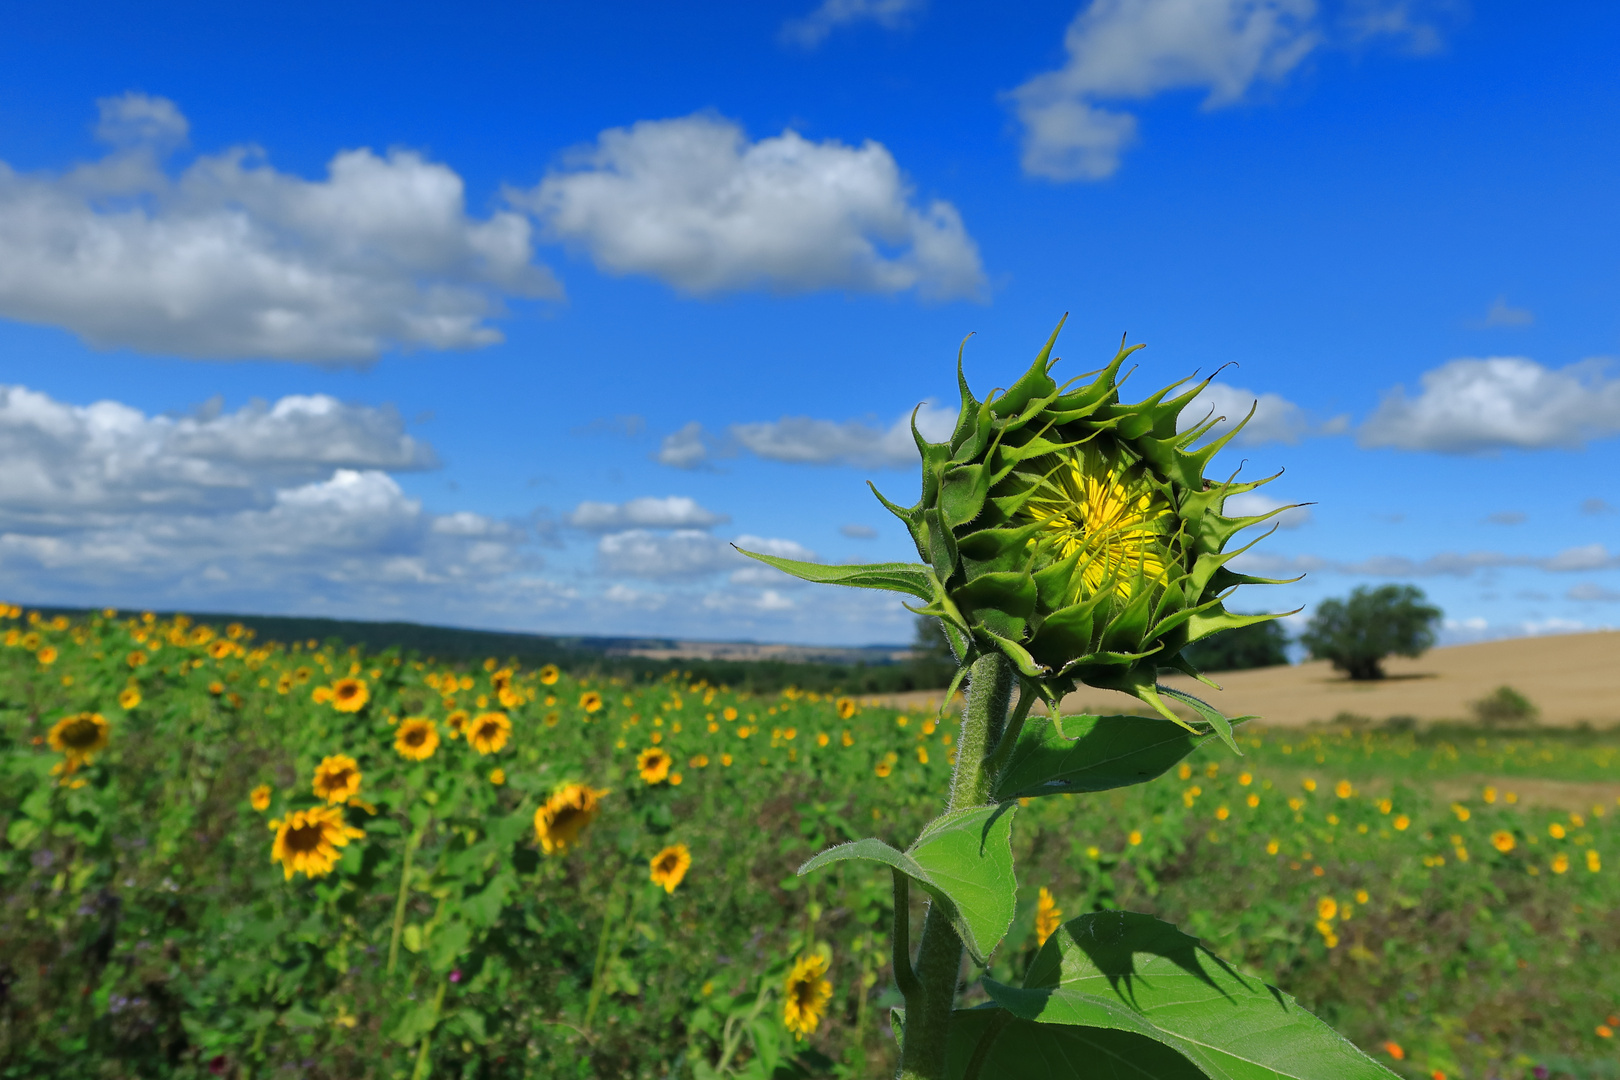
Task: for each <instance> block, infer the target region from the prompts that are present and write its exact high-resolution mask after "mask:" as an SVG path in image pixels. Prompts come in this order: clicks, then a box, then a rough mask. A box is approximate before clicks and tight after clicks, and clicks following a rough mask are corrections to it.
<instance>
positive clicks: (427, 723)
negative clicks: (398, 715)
mask: <svg viewBox="0 0 1620 1080" xmlns="http://www.w3.org/2000/svg"><path fill="white" fill-rule="evenodd" d="M438 748H439V726H438V725H437V724H435V723H434V722H433V721H432V720H429V719H427V718H426V717H423V716H414V717H407V718H406V719H404V720H401V721H400V722H399V727H398V728H396V729H395V734H394V749H395V750H397V751H399V756H400V757H402V758H405V759H406V760H408V761H426V760H427V759H428V758H430V757H432V756H433V751H435V750H437V749H438Z"/></svg>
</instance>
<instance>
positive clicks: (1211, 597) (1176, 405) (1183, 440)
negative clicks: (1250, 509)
mask: <svg viewBox="0 0 1620 1080" xmlns="http://www.w3.org/2000/svg"><path fill="white" fill-rule="evenodd" d="M1059 328H1060V329H1061V324H1060V325H1059ZM1056 340H1057V333H1056V332H1055V331H1054V332H1053V334H1052V338H1051V339H1050V340H1048V341H1047V343H1046V346H1045V347H1044V348H1043V349H1041V351H1040V352H1039V353H1038V354H1037V355H1036V357H1035V361H1034V363H1033V364H1032V365H1031V366H1030V368H1029V370H1028V371H1026V372H1025V373H1024V374H1023V376H1022V377H1021V378H1019V379H1018V380H1017V381H1016V382H1014V383H1013V384H1012V385H1011V386H1010V387H1008V388H1007V389H1005V390H998V391H995V392H993V393H991V394H990V395H989V396H988V397H987V398H986V399H985V400H983V401H980V400H979V399H978V398H976V397H975V396H974V395H973V393H972V391H971V390H969V388H968V385H967V380H966V379H965V378H964V377H963V376H962V373H961V359H960V355H959V356H958V361H957V379H958V383H959V385H960V390H961V408H960V411H959V413H958V416H957V421H956V427H955V429H954V430H953V431H952V433H951V435H950V436H949V437H948V438H946V439H945V440H943V441H941V442H929V441H928V440H927V439H925V438H924V437H923V436H922V435H921V434H920V433H919V432H917V431H916V429H915V426H914V427H913V434H914V435H915V437H916V441H917V447H918V450H919V452H920V453H921V455H922V466H923V476H922V497H921V498H920V499H919V500H918V501H917V503H916V504H915V505H914V506H911V507H902V506H897V505H895V504H894V503H891V502H889V501H888V500H886V499H884V500H883V502H884V505H885V506H887V507H888V508H889V510H890V511H892V512H893V513H894V514H895V515H896V516H897V517H899V518H900V520H901V521H903V522H904V523H905V525H906V528H907V529H908V530H909V531H910V533H911V537H912V540H913V541H914V542H915V544H916V547H917V552H918V554H919V555H921V557H922V559H923V563H924V565H922V566H916V565H914V564H898V563H896V564H881V565H876V566H869V567H839V568H837V569H836V570H833V569H830V568H827V567H819V566H812V565H810V564H790V563H787V562H786V561H785V560H779V559H774V558H770V557H765V559H764V561H767V562H770V563H771V564H772V565H775V566H778V567H780V568H782V569H784V570H787V571H788V572H789V573H796V574H799V575H800V576H803V577H808V578H810V579H811V580H817V581H829V582H837V583H843V584H851V585H857V586H862V587H868V588H881V589H890V590H894V591H900V592H907V593H910V594H911V595H913V596H916V597H918V598H919V599H921V600H923V601H924V602H925V606H923V607H922V608H920V609H919V610H920V611H922V612H923V613H924V614H928V615H933V616H936V617H938V618H939V619H940V621H941V623H942V624H943V625H944V628H945V633H946V636H947V637H948V638H949V640H950V643H951V647H952V649H953V650H954V651H955V653H956V656H957V658H958V660H959V661H961V663H962V664H964V665H966V664H968V663H970V662H972V661H973V660H975V659H977V658H978V657H979V656H982V655H985V654H987V653H997V652H999V653H1001V654H1003V655H1004V656H1006V657H1007V659H1008V660H1010V661H1011V662H1012V664H1013V666H1014V667H1015V668H1016V669H1017V671H1018V673H1019V675H1020V677H1021V679H1022V680H1023V682H1024V683H1025V684H1026V685H1027V686H1028V687H1029V689H1031V690H1033V691H1034V692H1036V693H1038V694H1039V695H1040V696H1041V697H1043V698H1045V699H1046V700H1047V701H1048V702H1050V703H1055V702H1056V701H1057V700H1058V699H1059V698H1061V696H1062V695H1063V694H1064V693H1067V692H1068V691H1070V690H1072V689H1074V687H1075V686H1076V685H1077V684H1079V683H1086V684H1089V685H1091V686H1097V687H1103V688H1107V689H1114V690H1123V691H1125V692H1127V693H1130V694H1134V695H1135V696H1137V697H1138V698H1140V699H1142V700H1143V701H1145V702H1147V703H1148V704H1150V705H1152V706H1153V707H1154V708H1156V709H1158V710H1159V711H1160V712H1162V713H1164V714H1165V715H1167V716H1173V714H1171V713H1170V712H1169V711H1168V709H1167V708H1166V707H1165V706H1164V704H1163V702H1162V701H1161V700H1160V695H1159V691H1158V687H1157V683H1158V676H1159V673H1160V671H1161V670H1175V671H1181V672H1185V673H1188V674H1193V675H1196V674H1197V672H1196V671H1195V670H1194V669H1193V668H1192V666H1191V665H1190V663H1189V662H1188V661H1187V660H1186V659H1185V658H1184V657H1183V655H1182V650H1183V649H1185V648H1186V647H1187V646H1188V645H1191V644H1192V643H1194V642H1196V641H1199V640H1201V639H1203V638H1206V637H1208V636H1209V635H1211V634H1214V633H1217V632H1219V631H1221V630H1226V629H1231V628H1234V627H1239V626H1244V625H1247V624H1249V623H1254V622H1260V621H1264V620H1266V619H1271V618H1275V617H1276V616H1274V615H1236V614H1232V613H1230V612H1228V611H1226V610H1225V608H1224V607H1223V600H1224V598H1225V597H1226V596H1227V594H1228V593H1229V592H1230V591H1231V589H1232V588H1233V587H1234V586H1237V585H1242V584H1251V583H1254V584H1258V583H1263V579H1260V578H1255V577H1249V576H1247V575H1244V574H1240V573H1237V572H1235V571H1233V570H1231V569H1230V568H1229V567H1228V565H1227V564H1228V563H1229V562H1230V561H1231V560H1232V559H1233V558H1234V557H1235V556H1236V555H1237V554H1239V551H1237V550H1234V551H1227V550H1226V546H1227V544H1228V542H1229V541H1231V540H1232V538H1233V537H1234V536H1236V535H1237V533H1238V532H1240V531H1241V530H1243V529H1245V528H1247V527H1249V526H1251V525H1255V524H1257V523H1259V522H1262V521H1264V520H1266V518H1268V517H1271V516H1274V515H1275V514H1277V513H1280V512H1281V511H1282V510H1284V509H1288V508H1287V507H1280V508H1278V509H1277V510H1274V511H1272V512H1271V513H1270V514H1265V515H1261V516H1255V517H1248V516H1242V515H1236V516H1227V515H1226V513H1225V512H1224V508H1225V504H1226V501H1227V499H1229V498H1230V497H1232V496H1234V495H1238V494H1241V493H1243V492H1247V491H1252V490H1253V489H1254V488H1256V487H1258V486H1260V484H1261V483H1264V482H1265V481H1264V480H1262V481H1254V482H1244V483H1238V482H1236V481H1235V480H1226V481H1222V480H1211V479H1207V478H1206V477H1205V476H1204V468H1205V466H1206V465H1207V464H1208V463H1209V461H1210V459H1211V458H1212V457H1213V456H1214V454H1215V453H1216V451H1218V450H1219V449H1220V448H1221V447H1222V446H1223V445H1224V444H1225V443H1226V442H1227V441H1228V440H1230V439H1231V438H1232V437H1233V435H1235V434H1236V433H1237V431H1238V430H1239V429H1240V428H1241V427H1242V426H1243V425H1242V423H1239V424H1237V425H1235V426H1233V427H1232V428H1231V429H1230V430H1228V431H1226V432H1225V433H1224V434H1222V435H1220V436H1219V437H1216V438H1212V439H1206V438H1205V436H1207V435H1210V434H1211V432H1212V430H1213V429H1214V428H1215V426H1216V425H1217V424H1219V423H1221V422H1222V421H1223V420H1225V419H1226V418H1225V417H1221V416H1214V415H1210V416H1205V417H1201V418H1199V419H1197V420H1195V421H1194V422H1192V423H1191V424H1183V423H1182V413H1183V411H1184V410H1185V409H1186V408H1187V407H1188V406H1189V405H1191V404H1192V403H1193V401H1194V400H1195V399H1196V398H1197V397H1198V394H1199V393H1200V392H1201V391H1202V390H1203V389H1204V388H1205V387H1206V386H1207V385H1208V384H1209V380H1207V379H1206V380H1204V381H1203V382H1199V383H1195V384H1191V385H1188V381H1187V380H1184V381H1183V382H1182V383H1177V384H1175V385H1173V386H1170V387H1167V388H1165V389H1163V390H1160V391H1158V392H1157V393H1154V394H1152V395H1150V396H1148V397H1147V398H1145V399H1144V400H1141V401H1137V402H1134V403H1126V402H1124V401H1122V400H1121V398H1120V378H1119V373H1120V369H1121V366H1122V365H1123V364H1124V363H1125V360H1126V359H1127V358H1128V357H1129V356H1130V355H1131V354H1132V353H1133V352H1135V351H1136V349H1137V348H1140V346H1133V347H1130V348H1125V347H1122V348H1121V349H1120V350H1119V352H1118V353H1117V354H1116V355H1115V356H1114V358H1113V359H1112V360H1110V361H1109V362H1108V363H1107V364H1106V365H1105V366H1104V367H1103V368H1102V369H1101V370H1100V371H1098V372H1096V373H1095V374H1094V375H1092V376H1089V377H1082V379H1077V380H1074V381H1072V382H1069V383H1065V384H1062V385H1059V384H1058V383H1057V382H1056V381H1055V380H1054V379H1053V378H1052V376H1051V374H1050V372H1051V368H1052V366H1053V365H1054V364H1055V363H1056V361H1055V359H1053V357H1052V355H1051V353H1052V346H1053V344H1054V343H1055V342H1056ZM1251 415H1252V412H1251ZM879 498H880V499H881V498H882V496H881V495H880V496H879ZM1240 550H1246V549H1240ZM756 557H759V556H756Z"/></svg>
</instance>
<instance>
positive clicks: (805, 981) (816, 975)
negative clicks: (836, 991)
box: [782, 953, 832, 1040]
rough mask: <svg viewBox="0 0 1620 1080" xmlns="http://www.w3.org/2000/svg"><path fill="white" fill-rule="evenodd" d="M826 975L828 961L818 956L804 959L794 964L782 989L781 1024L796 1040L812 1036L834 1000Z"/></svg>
mask: <svg viewBox="0 0 1620 1080" xmlns="http://www.w3.org/2000/svg"><path fill="white" fill-rule="evenodd" d="M826 974H827V958H826V957H825V956H822V955H820V954H817V953H812V954H810V955H808V956H801V957H799V958H798V959H797V960H795V961H794V962H793V970H792V971H790V972H788V977H787V982H786V983H785V984H784V985H783V987H782V1023H784V1024H786V1025H787V1029H788V1030H789V1031H791V1032H793V1037H794V1039H795V1040H798V1039H803V1038H804V1037H805V1036H806V1035H809V1034H811V1033H813V1032H814V1031H815V1030H816V1028H817V1027H819V1026H820V1024H821V1015H822V1013H824V1012H825V1011H826V1009H827V1003H828V1002H829V1001H831V1000H832V983H830V982H828V981H827V980H826V979H825V978H824V977H823V976H825V975H826Z"/></svg>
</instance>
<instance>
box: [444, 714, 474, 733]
mask: <svg viewBox="0 0 1620 1080" xmlns="http://www.w3.org/2000/svg"><path fill="white" fill-rule="evenodd" d="M468 719H469V717H468V715H467V710H466V709H456V710H455V711H454V712H452V713H451V714H450V715H449V716H447V717H445V718H444V722H445V726H447V727H448V728H449V729H450V737H451V738H452V739H454V738H456V737H457V736H459V735H461V734H462V733H463V732H464V731H465V730H466V727H467V720H468Z"/></svg>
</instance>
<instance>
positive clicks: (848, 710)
mask: <svg viewBox="0 0 1620 1080" xmlns="http://www.w3.org/2000/svg"><path fill="white" fill-rule="evenodd" d="M854 715H855V699H854V698H847V697H841V698H839V699H838V719H840V720H848V719H849V718H850V717H852V716H854Z"/></svg>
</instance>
